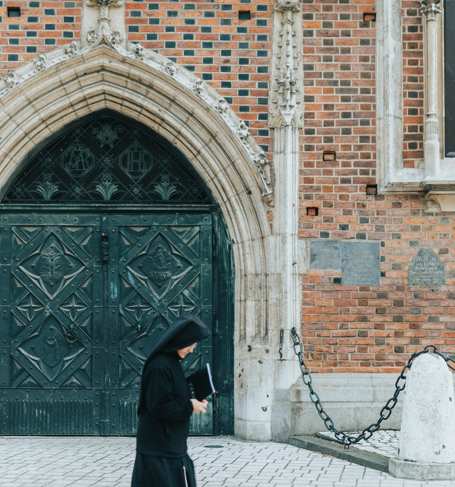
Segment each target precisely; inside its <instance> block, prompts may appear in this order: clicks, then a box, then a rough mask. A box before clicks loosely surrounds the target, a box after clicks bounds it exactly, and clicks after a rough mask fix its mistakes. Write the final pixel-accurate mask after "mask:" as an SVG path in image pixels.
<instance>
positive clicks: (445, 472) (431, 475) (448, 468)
mask: <svg viewBox="0 0 455 487" xmlns="http://www.w3.org/2000/svg"><path fill="white" fill-rule="evenodd" d="M388 470H389V473H390V474H391V475H393V476H394V477H397V478H400V479H403V478H405V479H412V480H453V479H455V463H420V462H411V461H409V460H403V459H401V458H390V459H389V465H388Z"/></svg>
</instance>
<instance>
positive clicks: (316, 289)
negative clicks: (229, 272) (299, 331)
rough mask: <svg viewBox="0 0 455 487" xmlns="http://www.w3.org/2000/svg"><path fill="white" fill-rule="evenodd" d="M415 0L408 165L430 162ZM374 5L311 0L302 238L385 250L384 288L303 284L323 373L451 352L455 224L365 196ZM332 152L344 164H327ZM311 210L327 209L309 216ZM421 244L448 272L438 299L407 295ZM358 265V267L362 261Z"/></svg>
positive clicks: (370, 167)
mask: <svg viewBox="0 0 455 487" xmlns="http://www.w3.org/2000/svg"><path fill="white" fill-rule="evenodd" d="M418 3H419V2H417V1H408V0H404V1H403V15H404V20H403V41H404V50H405V52H404V63H403V69H404V73H403V74H404V91H405V92H404V104H403V109H404V134H405V142H404V158H405V163H406V165H407V166H408V167H414V166H415V165H417V164H418V160H419V159H421V158H422V157H423V156H422V117H423V84H422V83H423V74H422V66H423V55H422V27H421V17H420V14H419V12H418V8H417V6H418ZM373 8H374V2H373V1H368V0H363V1H362V0H358V1H354V0H350V1H347V0H346V1H344V0H325V1H322V0H314V1H313V0H305V1H304V24H305V31H304V39H305V48H304V53H305V94H306V98H305V101H306V104H305V130H304V136H303V137H302V143H303V145H302V161H303V162H302V174H301V201H302V204H301V222H300V236H301V237H302V238H306V239H348V240H349V239H357V240H372V241H378V242H380V249H381V264H380V271H381V279H380V284H379V286H345V285H342V284H339V282H340V274H339V273H337V272H335V271H314V270H312V271H310V272H308V273H307V274H306V275H305V276H304V284H303V308H302V318H303V320H302V321H303V325H302V326H303V334H304V341H305V346H306V351H307V353H308V357H309V359H310V360H309V364H310V365H311V367H312V368H313V369H314V370H318V371H324V372H371V371H379V372H390V371H395V370H397V368H399V367H401V366H402V365H403V363H404V361H405V360H406V358H407V357H408V355H409V354H410V353H411V352H413V351H416V350H420V349H421V348H422V347H423V346H424V345H426V344H429V343H434V344H437V345H441V347H442V348H447V349H452V350H453V349H454V348H455V347H454V345H455V304H454V302H453V298H454V297H455V279H454V278H455V273H454V267H455V266H454V264H453V261H454V256H455V249H454V248H453V245H452V244H451V241H453V238H454V236H455V235H454V227H453V217H452V216H450V215H446V216H444V215H442V216H439V215H438V216H429V215H427V214H425V213H424V208H423V201H422V198H421V197H419V196H412V195H406V196H399V195H397V196H390V195H389V196H386V197H384V196H376V197H375V196H367V195H366V193H365V185H366V184H367V183H374V182H375V152H374V151H375V146H374V143H375V116H376V114H375V99H374V90H375V86H374V85H375V74H374V69H375V68H374V63H375V59H374V55H375V48H374V43H375V26H374V23H371V22H370V23H365V22H364V21H363V13H365V12H369V11H372V10H373ZM325 150H333V151H336V161H331V162H330V161H329V162H324V161H323V152H324V151H325ZM307 207H317V208H319V214H318V216H307V215H306V208H307ZM422 247H429V248H431V249H433V250H434V251H435V252H436V254H438V255H439V258H440V259H441V261H442V262H443V263H444V264H445V271H446V279H447V282H446V285H445V286H443V287H441V288H440V289H439V290H431V289H419V288H410V287H409V286H408V280H407V279H408V267H409V263H410V261H411V259H412V258H413V257H414V256H415V255H416V254H417V252H418V250H419V249H420V248H422ZM359 265H362V262H359Z"/></svg>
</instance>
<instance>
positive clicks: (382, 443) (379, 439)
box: [319, 430, 455, 485]
mask: <svg viewBox="0 0 455 487" xmlns="http://www.w3.org/2000/svg"><path fill="white" fill-rule="evenodd" d="M358 434H359V432H355V433H352V435H353V436H356V435H358ZM319 435H320V436H323V437H326V438H334V434H333V433H329V432H327V431H324V432H322V433H319ZM399 443H400V432H399V431H393V430H385V431H376V433H374V435H373V436H372V437H371V438H370V439H369V440H368V441H365V440H362V441H360V442H359V443H357V444H356V445H354V446H355V448H358V449H360V450H365V451H369V452H373V453H380V454H381V455H385V456H386V457H395V456H397V455H398V447H399ZM454 485H455V483H454Z"/></svg>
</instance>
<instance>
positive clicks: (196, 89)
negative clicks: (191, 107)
mask: <svg viewBox="0 0 455 487" xmlns="http://www.w3.org/2000/svg"><path fill="white" fill-rule="evenodd" d="M203 89H204V82H203V81H202V80H201V79H197V80H196V81H195V82H194V85H193V91H194V92H195V93H197V94H198V95H200V94H201V93H202V91H203Z"/></svg>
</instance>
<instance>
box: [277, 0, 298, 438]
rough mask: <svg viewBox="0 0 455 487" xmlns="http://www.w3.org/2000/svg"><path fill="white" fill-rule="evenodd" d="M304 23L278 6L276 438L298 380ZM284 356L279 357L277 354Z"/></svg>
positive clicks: (284, 434)
mask: <svg viewBox="0 0 455 487" xmlns="http://www.w3.org/2000/svg"><path fill="white" fill-rule="evenodd" d="M302 32H303V22H302V12H301V0H277V1H276V3H275V9H274V30H273V62H272V84H271V93H270V100H271V106H270V128H271V132H272V137H273V143H272V147H273V161H274V170H275V208H274V211H273V229H274V250H273V254H274V256H275V258H274V259H273V262H274V265H275V268H274V271H273V273H272V275H271V279H272V283H271V285H272V287H273V288H274V289H275V292H274V294H273V299H274V300H276V302H277V306H276V307H275V309H276V310H277V311H278V310H279V314H277V315H276V316H274V317H273V318H272V321H276V323H277V326H276V327H275V329H274V330H273V332H274V333H273V343H274V350H275V353H274V355H275V360H276V366H275V397H274V404H273V413H272V431H273V436H274V438H277V439H281V440H286V439H287V438H288V437H289V434H290V427H291V417H290V415H291V408H290V396H289V394H290V388H291V386H292V384H293V383H294V382H295V380H296V378H297V377H298V366H297V361H296V359H295V355H294V353H293V350H292V347H291V338H290V330H291V328H292V327H296V328H297V330H300V302H301V287H300V274H299V267H298V262H299V257H300V256H299V239H298V225H299V166H300V147H299V136H300V130H301V127H302V126H303V89H304V87H303V59H302V58H303V35H302ZM277 352H278V353H277Z"/></svg>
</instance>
